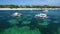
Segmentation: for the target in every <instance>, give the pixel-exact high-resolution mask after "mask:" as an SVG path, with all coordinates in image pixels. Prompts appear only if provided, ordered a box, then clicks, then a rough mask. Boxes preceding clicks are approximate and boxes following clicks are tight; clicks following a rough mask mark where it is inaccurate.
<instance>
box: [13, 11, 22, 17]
mask: <svg viewBox="0 0 60 34" xmlns="http://www.w3.org/2000/svg"><path fill="white" fill-rule="evenodd" d="M21 15H22V14H21V13H18V12H15V13H13V14H12V16H13V17H20V16H21Z"/></svg>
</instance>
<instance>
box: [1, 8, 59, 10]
mask: <svg viewBox="0 0 60 34" xmlns="http://www.w3.org/2000/svg"><path fill="white" fill-rule="evenodd" d="M0 10H60V8H0Z"/></svg>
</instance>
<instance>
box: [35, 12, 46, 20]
mask: <svg viewBox="0 0 60 34" xmlns="http://www.w3.org/2000/svg"><path fill="white" fill-rule="evenodd" d="M46 17H47V15H46V14H44V13H40V14H37V15H35V18H41V19H45V18H46Z"/></svg>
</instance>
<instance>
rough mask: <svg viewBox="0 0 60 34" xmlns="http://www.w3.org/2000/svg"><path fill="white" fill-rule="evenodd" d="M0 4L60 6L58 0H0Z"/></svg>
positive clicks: (59, 0)
mask: <svg viewBox="0 0 60 34" xmlns="http://www.w3.org/2000/svg"><path fill="white" fill-rule="evenodd" d="M0 5H50V6H60V0H0Z"/></svg>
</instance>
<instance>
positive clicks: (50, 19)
mask: <svg viewBox="0 0 60 34" xmlns="http://www.w3.org/2000/svg"><path fill="white" fill-rule="evenodd" d="M15 12H18V13H21V14H22V16H20V17H18V18H16V17H13V16H12V14H14V13H15ZM40 13H44V14H46V15H47V18H46V19H44V20H39V18H35V15H37V14H40ZM0 34H60V10H48V12H43V10H0Z"/></svg>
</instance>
